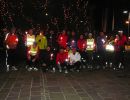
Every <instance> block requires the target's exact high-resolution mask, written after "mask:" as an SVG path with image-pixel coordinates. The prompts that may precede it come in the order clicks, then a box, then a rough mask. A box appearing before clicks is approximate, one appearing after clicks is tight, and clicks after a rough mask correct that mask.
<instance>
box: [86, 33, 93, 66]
mask: <svg viewBox="0 0 130 100" xmlns="http://www.w3.org/2000/svg"><path fill="white" fill-rule="evenodd" d="M86 52H87V62H88V68H93V67H94V52H95V40H94V38H93V35H92V33H89V34H88V38H87V40H86Z"/></svg>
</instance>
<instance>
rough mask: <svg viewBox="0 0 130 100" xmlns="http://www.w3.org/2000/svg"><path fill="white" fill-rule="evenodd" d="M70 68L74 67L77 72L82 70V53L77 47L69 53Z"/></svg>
mask: <svg viewBox="0 0 130 100" xmlns="http://www.w3.org/2000/svg"><path fill="white" fill-rule="evenodd" d="M69 63H70V66H69V68H73V69H74V70H76V71H77V72H79V71H80V65H81V55H80V53H79V52H77V50H76V48H72V52H70V53H69Z"/></svg>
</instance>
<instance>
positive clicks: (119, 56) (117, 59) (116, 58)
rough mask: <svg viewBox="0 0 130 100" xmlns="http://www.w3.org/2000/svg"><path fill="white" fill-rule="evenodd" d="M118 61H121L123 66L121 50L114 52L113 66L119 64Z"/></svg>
mask: <svg viewBox="0 0 130 100" xmlns="http://www.w3.org/2000/svg"><path fill="white" fill-rule="evenodd" d="M119 63H122V65H123V66H125V63H124V52H123V51H118V52H115V67H116V68H117V67H118V66H119Z"/></svg>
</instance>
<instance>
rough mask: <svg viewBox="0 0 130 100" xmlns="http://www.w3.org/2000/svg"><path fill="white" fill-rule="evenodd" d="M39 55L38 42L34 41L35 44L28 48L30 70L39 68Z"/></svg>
mask: <svg viewBox="0 0 130 100" xmlns="http://www.w3.org/2000/svg"><path fill="white" fill-rule="evenodd" d="M38 57H39V47H38V45H37V43H36V42H34V43H33V45H32V46H30V47H29V48H28V49H27V62H28V65H29V68H28V71H31V70H35V71H37V70H38V68H37V63H38Z"/></svg>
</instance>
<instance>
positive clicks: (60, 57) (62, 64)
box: [56, 48, 68, 73]
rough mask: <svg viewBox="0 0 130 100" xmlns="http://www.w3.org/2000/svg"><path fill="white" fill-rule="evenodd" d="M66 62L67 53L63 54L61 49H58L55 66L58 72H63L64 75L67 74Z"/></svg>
mask: <svg viewBox="0 0 130 100" xmlns="http://www.w3.org/2000/svg"><path fill="white" fill-rule="evenodd" d="M67 61H68V53H66V52H64V49H63V48H60V51H59V52H58V53H57V56H56V64H57V66H58V69H59V72H62V70H65V73H68V71H67V69H68V68H67V63H66V62H67Z"/></svg>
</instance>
